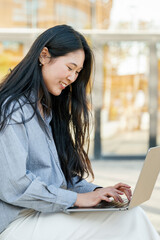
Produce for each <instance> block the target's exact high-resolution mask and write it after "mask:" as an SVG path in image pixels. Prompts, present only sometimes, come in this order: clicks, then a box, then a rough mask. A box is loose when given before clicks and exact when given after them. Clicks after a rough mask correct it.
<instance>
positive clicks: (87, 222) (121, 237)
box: [0, 207, 160, 240]
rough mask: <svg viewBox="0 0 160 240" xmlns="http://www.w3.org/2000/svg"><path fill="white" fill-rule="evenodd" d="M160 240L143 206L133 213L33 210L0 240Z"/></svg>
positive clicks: (18, 220) (22, 217) (10, 227)
mask: <svg viewBox="0 0 160 240" xmlns="http://www.w3.org/2000/svg"><path fill="white" fill-rule="evenodd" d="M22 239H23V240H54V239H55V240H57V239H58V240H72V239H73V240H79V239H83V240H90V239H92V240H102V239H109V240H125V239H126V240H135V239H136V240H141V239H145V240H152V239H153V240H160V238H159V237H158V234H157V233H156V231H155V230H154V228H153V226H152V225H151V223H150V222H149V221H148V219H147V217H146V215H145V213H144V212H143V210H142V209H141V208H139V207H137V208H134V209H132V210H129V211H119V212H117V211H115V212H90V213H87V212H81V213H71V214H64V213H56V214H54V213H39V212H35V211H29V212H25V213H23V214H21V215H20V216H19V218H18V219H17V220H15V221H14V222H13V223H11V224H10V226H9V227H8V228H7V229H6V230H5V231H4V232H3V233H2V234H1V235H0V240H22Z"/></svg>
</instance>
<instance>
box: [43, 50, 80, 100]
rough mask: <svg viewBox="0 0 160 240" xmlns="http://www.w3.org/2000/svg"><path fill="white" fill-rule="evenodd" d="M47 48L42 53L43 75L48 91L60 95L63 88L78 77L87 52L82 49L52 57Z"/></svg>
mask: <svg viewBox="0 0 160 240" xmlns="http://www.w3.org/2000/svg"><path fill="white" fill-rule="evenodd" d="M46 49H47V48H44V49H43V50H44V52H43V50H42V52H41V55H40V62H41V63H42V76H43V79H44V83H45V85H46V87H47V89H48V91H49V92H50V93H51V94H53V95H55V96H58V95H60V94H61V92H62V90H63V89H65V88H66V87H67V86H68V85H70V84H72V83H73V82H74V81H75V80H76V79H77V77H78V74H79V72H80V71H81V70H82V68H83V63H84V59H85V53H84V51H83V50H82V49H80V50H77V51H74V52H70V53H68V54H66V55H65V56H62V57H57V58H51V59H50V58H49V56H50V55H49V52H48V49H47V50H46ZM45 50H46V51H45Z"/></svg>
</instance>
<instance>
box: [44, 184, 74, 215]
mask: <svg viewBox="0 0 160 240" xmlns="http://www.w3.org/2000/svg"><path fill="white" fill-rule="evenodd" d="M47 188H48V190H49V191H50V193H52V194H53V195H54V196H55V195H56V200H55V202H54V203H55V204H58V205H60V209H59V210H60V211H64V212H65V211H66V210H67V209H68V208H69V207H72V206H73V205H74V203H75V202H76V200H77V193H76V192H72V191H70V190H66V189H62V188H56V187H55V186H53V185H50V186H48V187H47Z"/></svg>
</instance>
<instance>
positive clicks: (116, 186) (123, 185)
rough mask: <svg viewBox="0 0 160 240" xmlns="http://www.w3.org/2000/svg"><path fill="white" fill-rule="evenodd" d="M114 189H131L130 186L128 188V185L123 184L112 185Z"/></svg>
mask: <svg viewBox="0 0 160 240" xmlns="http://www.w3.org/2000/svg"><path fill="white" fill-rule="evenodd" d="M114 187H115V188H120V187H126V188H131V186H129V185H128V184H125V183H117V184H116V185H114Z"/></svg>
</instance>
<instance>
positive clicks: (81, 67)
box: [69, 62, 83, 69]
mask: <svg viewBox="0 0 160 240" xmlns="http://www.w3.org/2000/svg"><path fill="white" fill-rule="evenodd" d="M69 64H72V65H74V66H75V67H78V66H77V64H76V63H72V62H71V63H69ZM80 69H83V67H80Z"/></svg>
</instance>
